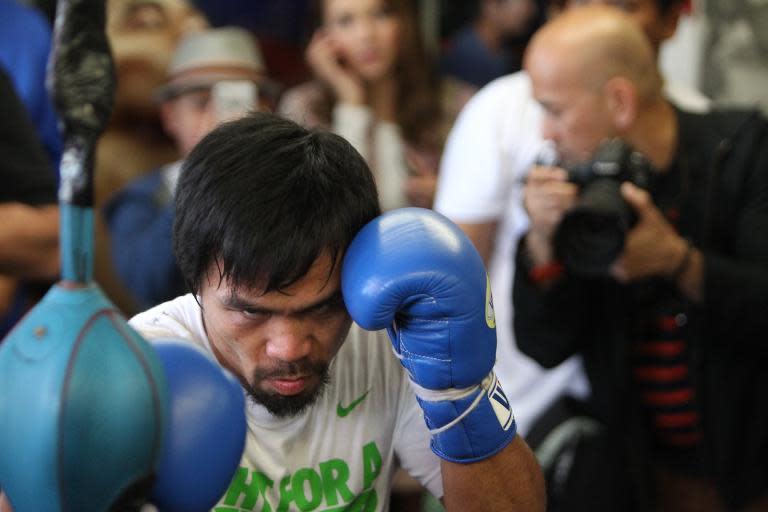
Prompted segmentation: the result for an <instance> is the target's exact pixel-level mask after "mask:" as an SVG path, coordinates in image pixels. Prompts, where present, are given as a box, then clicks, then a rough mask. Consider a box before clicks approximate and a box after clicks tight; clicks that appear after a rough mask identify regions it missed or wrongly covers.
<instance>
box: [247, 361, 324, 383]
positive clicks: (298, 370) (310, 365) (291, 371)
mask: <svg viewBox="0 0 768 512" xmlns="http://www.w3.org/2000/svg"><path fill="white" fill-rule="evenodd" d="M327 372H328V363H325V362H312V361H308V360H302V361H292V362H286V361H279V362H277V363H276V364H275V365H274V366H272V367H270V368H256V369H255V370H253V379H254V380H253V381H254V382H258V381H260V380H264V379H286V378H294V377H300V376H301V377H304V376H309V375H324V374H326V373H327Z"/></svg>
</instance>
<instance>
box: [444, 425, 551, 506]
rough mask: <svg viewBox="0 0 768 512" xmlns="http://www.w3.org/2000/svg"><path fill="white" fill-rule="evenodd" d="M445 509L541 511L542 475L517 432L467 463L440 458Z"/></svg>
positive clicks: (544, 501) (542, 504) (543, 497)
mask: <svg viewBox="0 0 768 512" xmlns="http://www.w3.org/2000/svg"><path fill="white" fill-rule="evenodd" d="M441 469H442V474H443V493H444V494H443V504H444V505H445V508H446V510H448V511H449V512H450V511H453V510H461V511H472V510H477V511H481V510H482V511H485V510H509V511H540V510H541V511H543V510H545V509H546V495H545V492H544V478H543V476H542V474H541V470H540V468H539V465H538V463H537V462H536V458H535V457H534V455H533V453H532V452H531V450H530V449H529V448H528V445H527V444H525V441H523V439H522V438H521V437H520V436H517V437H516V438H515V439H514V440H513V441H512V442H511V443H510V444H508V445H507V446H506V448H504V449H503V450H502V451H500V452H499V453H497V454H496V455H494V456H493V457H490V458H488V459H485V460H482V461H479V462H474V463H471V464H458V463H455V462H449V461H445V460H444V461H442V463H441Z"/></svg>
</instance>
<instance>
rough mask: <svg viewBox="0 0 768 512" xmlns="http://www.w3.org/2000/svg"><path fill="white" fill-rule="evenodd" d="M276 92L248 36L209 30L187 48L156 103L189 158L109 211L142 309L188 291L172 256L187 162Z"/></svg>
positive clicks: (192, 37) (120, 269) (156, 174)
mask: <svg viewBox="0 0 768 512" xmlns="http://www.w3.org/2000/svg"><path fill="white" fill-rule="evenodd" d="M272 87H274V86H273V85H272V84H271V83H270V82H269V81H268V80H267V78H266V72H265V67H264V60H263V58H262V56H261V52H260V51H259V48H258V46H257V43H256V41H255V40H254V38H253V37H252V36H251V35H250V34H249V33H248V32H247V31H245V30H242V29H239V28H234V27H228V28H218V29H209V30H204V31H201V32H195V33H192V34H189V35H187V36H186V37H185V38H184V39H182V41H181V42H180V43H179V46H178V48H177V49H176V52H175V54H174V56H173V59H172V61H171V64H170V67H169V69H168V73H167V80H166V82H165V84H164V85H163V86H162V87H160V88H159V90H158V91H157V92H156V99H157V101H158V102H159V104H160V113H161V119H162V123H163V128H164V129H165V131H166V133H168V135H169V136H170V137H171V138H172V139H173V140H174V142H175V143H176V147H177V149H178V151H179V154H180V156H181V159H180V160H178V161H176V162H173V163H170V164H167V165H164V166H162V167H160V168H158V169H154V170H152V171H150V172H149V173H147V174H146V175H144V176H142V177H141V178H139V179H137V180H136V181H134V182H132V183H130V184H129V185H127V186H126V187H125V188H124V189H123V190H121V191H120V192H118V193H117V194H116V195H115V197H114V198H113V199H112V200H111V201H110V202H109V203H108V204H107V205H106V207H105V217H106V220H107V224H108V226H109V230H110V235H111V239H112V242H111V243H112V257H113V261H114V265H115V268H116V270H117V273H118V275H119V277H120V279H121V280H122V281H123V283H124V284H125V285H126V286H127V287H128V289H129V290H130V291H131V293H132V294H133V296H134V298H135V299H136V300H137V302H138V305H139V306H141V307H142V308H146V307H149V306H151V305H154V304H157V303H160V302H163V301H165V300H168V299H169V298H172V297H175V296H177V295H179V294H180V293H183V291H184V283H183V280H182V278H181V275H180V274H179V271H178V268H177V267H176V263H175V260H174V257H173V251H172V249H171V225H172V222H173V194H174V190H175V188H176V182H177V180H178V176H179V171H180V170H181V163H182V161H183V159H184V158H186V156H187V155H188V154H189V152H190V151H191V150H192V148H193V147H194V146H195V145H196V144H197V142H198V141H199V140H200V139H202V138H203V137H204V136H205V135H206V134H208V132H210V131H211V130H212V129H213V128H215V127H216V125H218V124H219V123H220V122H223V121H227V120H230V119H233V118H236V117H239V116H241V115H243V114H245V113H246V112H248V111H251V110H258V109H261V108H266V107H268V106H269V98H270V94H269V90H270V89H271V88H272ZM265 89H266V90H265ZM265 92H266V93H267V94H265ZM260 93H261V94H260ZM260 97H261V98H262V100H261V101H260V99H259V98H260Z"/></svg>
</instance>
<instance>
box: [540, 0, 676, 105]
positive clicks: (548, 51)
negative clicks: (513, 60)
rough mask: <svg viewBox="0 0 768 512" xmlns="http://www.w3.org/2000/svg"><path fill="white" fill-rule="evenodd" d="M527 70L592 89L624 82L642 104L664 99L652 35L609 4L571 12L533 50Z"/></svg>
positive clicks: (544, 33)
mask: <svg viewBox="0 0 768 512" xmlns="http://www.w3.org/2000/svg"><path fill="white" fill-rule="evenodd" d="M525 67H526V69H528V70H529V72H532V73H533V72H536V73H543V74H545V75H560V76H563V77H564V78H568V81H570V82H571V83H573V84H574V85H583V86H584V87H586V88H588V89H591V90H599V89H600V88H601V87H602V86H603V85H605V84H606V83H607V82H608V81H609V80H611V79H613V78H615V77H623V78H624V79H626V80H628V81H629V82H631V83H632V84H633V85H634V87H635V89H636V90H637V94H638V98H639V99H640V101H650V100H653V99H656V98H659V97H660V96H661V88H662V80H661V77H660V75H659V71H658V68H657V65H656V62H655V54H654V51H653V48H652V47H651V44H650V42H649V41H648V39H647V37H646V35H645V34H644V33H643V32H642V30H641V29H640V28H639V27H638V25H637V24H636V23H635V22H634V21H633V20H632V19H631V18H630V17H629V16H627V15H626V14H624V13H623V12H621V11H620V10H619V9H617V8H615V7H610V6H606V5H587V6H582V7H574V8H571V9H569V10H567V11H566V12H565V13H564V14H562V15H561V16H558V17H557V18H555V19H554V20H553V21H552V22H550V23H548V24H546V25H545V26H544V27H542V29H541V30H539V32H537V33H536V35H535V36H534V38H533V40H532V41H531V43H530V44H529V46H528V51H527V52H526V57H525Z"/></svg>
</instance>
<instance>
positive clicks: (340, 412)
mask: <svg viewBox="0 0 768 512" xmlns="http://www.w3.org/2000/svg"><path fill="white" fill-rule="evenodd" d="M368 391H370V389H369V390H368ZM368 391H366V392H365V393H363V394H362V395H360V396H359V397H358V398H356V399H355V400H352V402H351V403H350V404H349V405H348V406H346V407H344V406H343V405H341V402H339V405H337V406H336V414H338V415H339V418H344V417H345V416H346V415H347V414H349V413H351V412H352V409H354V408H355V407H357V406H358V405H360V402H362V401H363V400H365V397H367V396H368Z"/></svg>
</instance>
